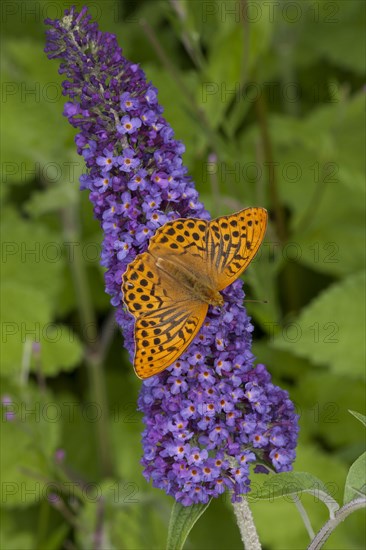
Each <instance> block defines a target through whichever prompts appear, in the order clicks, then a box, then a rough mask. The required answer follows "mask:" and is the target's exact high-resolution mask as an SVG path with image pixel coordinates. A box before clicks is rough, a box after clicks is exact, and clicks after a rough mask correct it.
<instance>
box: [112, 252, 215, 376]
mask: <svg viewBox="0 0 366 550" xmlns="http://www.w3.org/2000/svg"><path fill="white" fill-rule="evenodd" d="M156 246H159V245H156ZM122 290H123V294H124V301H125V303H126V305H127V307H128V309H129V311H130V313H132V314H133V315H134V316H135V318H136V323H135V358H134V367H135V371H136V374H137V375H138V376H139V377H140V378H148V377H149V376H152V375H153V374H157V373H158V372H161V371H162V370H164V369H165V368H166V367H168V366H169V365H171V364H172V363H173V362H174V361H175V359H177V358H178V357H179V356H180V355H181V353H182V352H183V351H184V350H185V349H186V348H187V346H188V345H189V344H190V342H191V341H192V340H193V338H194V337H195V335H196V334H197V332H198V330H199V329H200V327H201V325H202V323H203V321H204V319H205V317H206V314H207V309H208V305H207V304H205V303H204V302H202V301H197V300H195V299H194V298H192V296H191V294H190V292H189V290H188V289H187V288H185V287H184V286H183V285H177V283H176V281H172V280H171V279H170V277H169V276H168V275H166V274H165V273H164V272H163V271H161V270H160V269H159V268H157V266H156V259H155V258H154V256H152V255H151V253H150V252H149V251H148V252H144V253H143V254H139V255H138V256H137V257H136V258H135V260H134V261H133V262H131V264H130V265H129V266H128V268H127V270H126V272H125V273H124V275H123V285H122Z"/></svg>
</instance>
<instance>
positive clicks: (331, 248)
mask: <svg viewBox="0 0 366 550" xmlns="http://www.w3.org/2000/svg"><path fill="white" fill-rule="evenodd" d="M75 4H76V5H77V6H78V7H81V6H82V5H83V4H82V3H80V2H75ZM85 4H86V5H88V6H89V7H90V12H91V14H92V16H93V18H94V19H95V20H96V21H97V22H98V23H99V26H100V29H101V30H102V31H108V32H112V33H115V34H116V35H117V37H118V40H119V43H120V45H121V46H122V48H123V50H124V54H125V56H126V57H127V58H129V59H130V60H132V61H134V62H138V63H140V64H141V66H142V68H143V69H144V70H145V71H146V74H147V76H148V78H149V79H151V80H152V81H153V83H154V85H155V86H156V87H157V88H158V89H159V100H160V103H161V104H162V105H163V106H164V108H165V116H166V118H167V120H168V121H169V122H170V124H171V125H172V127H173V129H174V130H175V132H176V137H177V138H178V139H181V140H182V141H183V142H184V143H185V145H186V153H185V155H184V161H185V163H186V165H187V166H188V168H189V172H190V174H191V175H192V177H193V179H194V180H195V182H196V185H197V188H198V190H199V191H200V193H201V197H202V200H203V201H204V202H205V204H206V207H207V208H208V209H209V210H210V212H211V214H212V215H213V216H217V215H222V214H226V213H229V212H232V211H235V210H239V209H241V208H243V207H244V206H247V205H253V206H254V205H256V206H265V207H266V208H268V210H269V211H270V214H271V223H270V227H269V229H268V232H267V237H266V242H265V243H264V244H263V246H262V249H261V252H260V254H259V256H258V257H257V258H256V259H255V261H254V262H253V264H252V265H251V266H250V268H249V269H248V271H247V272H246V273H245V277H244V280H245V283H246V287H245V288H246V293H247V296H248V298H251V299H257V300H268V302H269V303H268V304H261V303H248V306H247V307H248V310H249V311H250V314H251V315H252V318H253V323H254V325H255V331H254V351H255V354H256V356H257V358H258V361H259V362H264V363H265V364H266V365H267V367H268V369H269V370H270V372H271V373H272V375H273V378H274V381H275V383H277V384H279V385H280V386H282V387H285V388H287V389H288V390H289V392H290V396H291V398H292V399H293V400H294V401H295V403H296V407H297V410H298V413H299V415H300V426H301V431H300V442H299V447H298V457H297V460H296V463H295V470H296V471H308V472H311V473H312V474H314V475H316V476H318V477H319V478H320V479H321V480H322V481H323V482H324V483H325V484H326V486H327V488H328V490H329V491H330V492H331V493H332V495H333V496H334V498H335V499H336V500H338V502H339V503H342V500H343V492H344V486H345V480H346V476H347V471H348V468H349V467H350V465H351V464H352V462H353V461H354V460H355V459H356V458H357V457H358V456H359V455H360V454H361V452H362V451H363V443H364V439H365V438H364V430H363V428H362V425H361V423H359V422H357V420H356V419H355V418H354V417H353V416H351V415H350V414H349V412H348V409H353V410H356V411H360V412H364V410H365V403H364V401H365V391H364V351H365V350H364V346H365V327H364V325H363V323H364V303H365V302H364V283H365V272H364V267H365V264H364V255H363V249H364V204H365V185H364V184H365V182H364V170H365V153H364V151H365V135H364V93H365V88H364V70H365V53H364V52H365V33H364V28H365V5H364V2H363V1H362V0H360V1H358V0H348V1H322V0H316V1H312V0H308V1H306V0H305V1H301V2H300V1H299V0H298V1H295V2H286V1H284V0H278V1H274V2H271V1H268V2H259V1H252V0H251V1H249V0H248V1H246V0H242V1H235V2H234V1H233V2H231V1H230V2H229V1H227V2H226V1H222V2H221V1H183V0H181V1H179V0H175V1H173V0H172V1H163V2H159V1H155V0H153V1H152V0H148V1H135V2H132V1H117V0H116V1H110V0H106V1H92V2H85ZM69 5H70V4H69V3H67V2H63V1H61V0H59V1H55V0H54V1H52V2H47V1H38V2H33V1H26V2H23V1H19V2H17V1H6V0H5V1H4V2H3V3H2V129H1V132H2V134H1V138H2V140H1V141H2V157H1V169H2V186H1V196H2V216H1V224H2V299H1V329H2V336H1V338H2V340H1V348H2V349H1V383H2V388H1V395H2V398H3V403H5V404H3V414H2V425H1V433H2V446H1V453H2V457H1V478H2V484H1V495H2V497H1V542H0V546H1V548H3V549H4V550H5V549H6V550H10V549H14V550H23V549H42V550H46V549H47V550H48V549H49V550H51V549H55V550H56V549H59V548H65V549H74V548H82V549H90V548H102V549H107V548H108V549H109V548H116V549H122V548H124V549H144V548H146V549H151V548H156V549H160V548H163V547H164V545H165V541H166V532H167V525H168V521H169V512H170V508H171V505H172V500H171V499H170V498H168V497H166V496H165V495H164V494H163V493H162V492H161V491H158V490H153V489H151V487H150V486H149V484H148V483H147V482H146V481H145V480H144V478H143V477H142V473H141V466H140V464H139V460H140V456H141V445H140V434H141V430H142V423H141V415H140V414H139V413H137V412H136V400H137V396H138V391H139V387H140V384H141V383H140V381H139V380H138V379H137V378H136V377H135V375H134V373H133V370H132V367H131V365H130V364H129V361H128V358H127V355H126V352H125V351H124V349H123V338H122V336H121V334H120V333H119V331H118V329H117V328H116V326H115V324H114V320H113V308H112V306H111V305H110V304H109V297H108V296H107V295H106V294H105V293H104V283H103V271H102V269H101V267H100V266H99V254H100V245H101V238H102V235H101V231H100V229H99V226H98V224H97V222H96V221H95V220H94V219H93V213H92V209H91V206H90V204H89V202H88V196H87V193H86V192H83V193H80V192H79V190H78V178H79V175H80V174H81V173H82V172H83V162H82V160H81V159H80V158H79V157H78V156H77V155H76V153H75V147H74V142H73V139H74V134H75V132H74V130H73V129H72V128H71V127H70V126H69V125H68V123H67V121H66V119H65V118H63V117H62V110H63V103H64V101H65V98H63V97H62V96H61V87H60V84H61V78H60V77H59V75H58V73H57V70H58V65H57V62H51V61H48V60H47V58H46V56H45V54H44V53H43V48H44V31H45V28H44V25H43V19H44V18H45V17H51V18H55V17H61V16H62V13H63V10H64V9H65V8H66V7H68V6H69ZM35 342H36V344H35ZM37 343H39V344H37ZM55 494H58V495H59V496H58V498H56V497H55V496H54V495H55ZM252 501H253V504H252V507H253V512H254V516H255V520H256V523H257V526H258V530H259V535H260V538H261V541H262V543H263V545H264V548H266V549H270V550H272V549H273V550H275V549H281V550H282V549H300V548H305V547H306V546H307V544H308V542H309V540H308V535H307V533H306V531H305V528H304V526H303V524H302V522H301V518H300V516H299V514H298V511H297V510H296V508H295V507H294V505H293V503H292V502H291V501H290V500H289V499H288V498H287V499H277V500H270V501H265V500H258V499H256V498H254V497H253V498H252ZM301 501H302V503H303V505H304V506H305V508H306V510H307V511H308V513H309V515H310V519H311V521H312V523H313V528H314V529H315V530H318V529H319V528H320V526H321V525H322V523H323V522H324V521H325V520H326V518H327V510H326V507H325V506H324V504H323V503H322V502H320V501H318V500H316V499H315V498H314V497H311V496H310V495H306V496H302V497H301ZM363 521H364V515H363V514H362V512H358V513H356V514H354V515H353V516H351V517H350V518H348V519H347V521H346V522H345V523H343V524H342V525H341V526H340V527H339V528H338V529H337V531H336V532H335V533H334V534H333V535H332V537H331V538H330V540H329V542H328V543H327V545H326V548H328V549H346V548H347V549H349V550H353V549H361V548H364V546H365V539H364V531H363V528H362V522H363ZM187 548H191V549H217V550H221V549H239V548H241V542H240V537H239V533H238V529H237V526H236V523H235V520H234V516H233V512H232V508H231V505H230V499H229V498H228V497H225V498H224V497H223V498H221V499H219V500H217V501H215V502H213V503H212V504H211V506H210V507H209V509H208V511H207V512H206V514H205V515H204V516H203V517H202V518H201V519H200V521H199V522H198V523H197V524H196V526H195V527H194V529H193V531H192V532H191V535H190V537H189V539H188V542H187Z"/></svg>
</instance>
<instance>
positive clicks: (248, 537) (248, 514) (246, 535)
mask: <svg viewBox="0 0 366 550" xmlns="http://www.w3.org/2000/svg"><path fill="white" fill-rule="evenodd" d="M233 507H234V513H235V516H236V520H237V523H238V527H239V530H240V535H241V540H242V541H243V543H244V548H245V550H261V548H262V547H261V544H260V542H259V537H258V533H257V530H256V528H255V524H254V520H253V514H252V511H251V509H250V508H249V504H248V501H247V499H246V498H245V497H244V496H242V501H241V502H233Z"/></svg>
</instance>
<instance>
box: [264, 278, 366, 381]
mask: <svg viewBox="0 0 366 550" xmlns="http://www.w3.org/2000/svg"><path fill="white" fill-rule="evenodd" d="M365 279H366V278H365V273H364V272H361V273H357V274H355V275H351V276H349V277H348V278H347V279H345V280H344V281H342V282H340V283H336V284H334V285H332V286H331V287H329V288H328V289H327V290H325V291H324V292H322V293H321V294H320V295H319V296H317V297H316V298H315V299H314V300H313V301H312V302H311V303H310V304H309V305H308V306H307V307H306V308H305V309H304V310H303V312H302V313H301V314H300V316H299V317H298V318H297V319H295V320H294V321H293V322H291V323H288V325H287V326H286V327H284V329H283V330H282V332H281V333H280V334H278V335H277V336H275V339H274V342H273V345H274V347H275V348H277V349H284V350H289V351H291V352H292V353H293V354H294V355H298V356H300V357H305V358H308V359H310V360H311V361H312V362H313V363H314V364H316V365H319V366H328V367H329V368H330V369H331V370H333V372H334V373H337V374H345V375H347V376H348V377H354V378H361V377H363V376H364V356H365V325H364V310H363V304H364V302H365V298H364V296H365V282H366V280H365Z"/></svg>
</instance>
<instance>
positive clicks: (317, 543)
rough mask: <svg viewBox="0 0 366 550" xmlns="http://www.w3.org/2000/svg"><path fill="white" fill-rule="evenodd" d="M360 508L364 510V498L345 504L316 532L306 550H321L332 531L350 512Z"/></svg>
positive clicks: (365, 502)
mask: <svg viewBox="0 0 366 550" xmlns="http://www.w3.org/2000/svg"><path fill="white" fill-rule="evenodd" d="M361 508H366V498H364V497H363V498H356V499H355V500H352V501H351V502H348V503H347V504H345V505H344V506H343V507H342V508H340V509H339V510H338V512H336V514H335V516H334V518H331V519H329V520H328V521H327V522H326V523H325V524H324V525H323V527H322V528H321V529H320V531H318V533H317V534H316V536H315V538H314V539H313V540H312V541H311V543H310V545H309V546H308V550H318V549H319V548H321V547H322V546H323V545H324V543H325V542H326V541H327V540H328V538H329V537H330V535H331V534H332V533H333V531H334V529H335V528H336V527H337V526H338V525H339V524H340V523H341V522H342V521H344V520H345V519H346V517H347V516H349V515H350V514H351V513H352V512H355V511H356V510H360V509H361Z"/></svg>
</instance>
